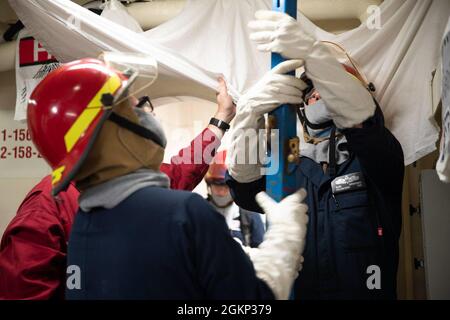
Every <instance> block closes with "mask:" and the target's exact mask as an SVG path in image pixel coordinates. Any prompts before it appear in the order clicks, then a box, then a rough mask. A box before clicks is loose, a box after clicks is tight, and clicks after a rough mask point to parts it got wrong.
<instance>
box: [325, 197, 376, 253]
mask: <svg viewBox="0 0 450 320" xmlns="http://www.w3.org/2000/svg"><path fill="white" fill-rule="evenodd" d="M330 208H331V211H332V217H331V219H332V220H333V221H332V223H333V229H334V234H335V239H336V240H337V241H338V243H339V244H340V245H341V246H342V247H343V248H345V249H347V250H349V251H359V250H364V249H371V248H374V247H375V246H376V226H374V224H373V222H372V218H371V215H370V206H369V199H368V195H367V192H366V191H354V192H348V193H344V194H338V195H335V198H332V199H330Z"/></svg>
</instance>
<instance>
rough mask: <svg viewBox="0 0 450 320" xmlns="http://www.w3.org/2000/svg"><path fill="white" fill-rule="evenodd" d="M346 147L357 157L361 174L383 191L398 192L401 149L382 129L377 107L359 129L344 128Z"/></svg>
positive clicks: (380, 112) (400, 174) (400, 179)
mask: <svg viewBox="0 0 450 320" xmlns="http://www.w3.org/2000/svg"><path fill="white" fill-rule="evenodd" d="M344 134H345V136H346V138H347V141H348V147H349V150H350V151H351V152H353V153H354V154H355V155H356V156H357V157H358V160H359V162H360V164H361V167H362V168H363V171H364V174H365V175H366V176H368V177H370V178H371V179H372V181H373V182H374V183H375V184H376V185H377V186H379V187H381V188H383V189H384V190H385V191H389V192H395V193H401V192H402V183H397V182H398V181H403V175H404V156H403V150H402V147H401V145H400V143H399V142H398V140H397V139H396V138H395V137H394V135H393V134H392V133H391V132H390V131H389V130H388V129H387V128H386V127H385V126H384V117H383V113H382V111H381V109H380V107H379V106H378V104H377V109H376V111H375V114H374V116H373V117H372V118H370V119H368V120H367V121H365V122H364V123H363V127H362V128H352V129H345V130H344Z"/></svg>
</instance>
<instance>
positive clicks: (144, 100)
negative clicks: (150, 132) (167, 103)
mask: <svg viewBox="0 0 450 320" xmlns="http://www.w3.org/2000/svg"><path fill="white" fill-rule="evenodd" d="M144 107H148V108H150V109H151V112H153V110H154V109H155V108H154V107H153V104H152V101H151V100H150V98H149V96H143V97H140V98H139V102H138V104H137V105H136V108H144Z"/></svg>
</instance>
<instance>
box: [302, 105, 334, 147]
mask: <svg viewBox="0 0 450 320" xmlns="http://www.w3.org/2000/svg"><path fill="white" fill-rule="evenodd" d="M301 113H302V114H303V120H302V122H304V124H303V125H304V126H305V127H306V128H304V129H306V130H303V131H304V132H305V133H306V134H307V136H309V138H312V139H319V140H321V139H327V138H329V137H330V133H331V129H332V127H333V121H332V120H331V115H330V113H329V112H328V109H327V107H326V105H325V103H324V102H323V100H318V101H317V102H315V103H314V104H310V105H308V106H305V107H304V109H303V111H302V112H301Z"/></svg>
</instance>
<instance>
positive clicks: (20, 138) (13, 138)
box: [0, 109, 51, 178]
mask: <svg viewBox="0 0 450 320" xmlns="http://www.w3.org/2000/svg"><path fill="white" fill-rule="evenodd" d="M13 119H14V110H8V109H6V110H5V109H0V178H39V177H44V176H45V175H47V174H49V173H50V172H51V170H50V167H49V166H48V165H47V163H46V162H45V160H44V159H42V158H41V156H40V155H39V152H38V151H37V150H36V148H35V146H34V145H33V142H32V141H31V136H30V132H29V130H28V129H27V125H26V123H22V122H18V121H14V120H13Z"/></svg>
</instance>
